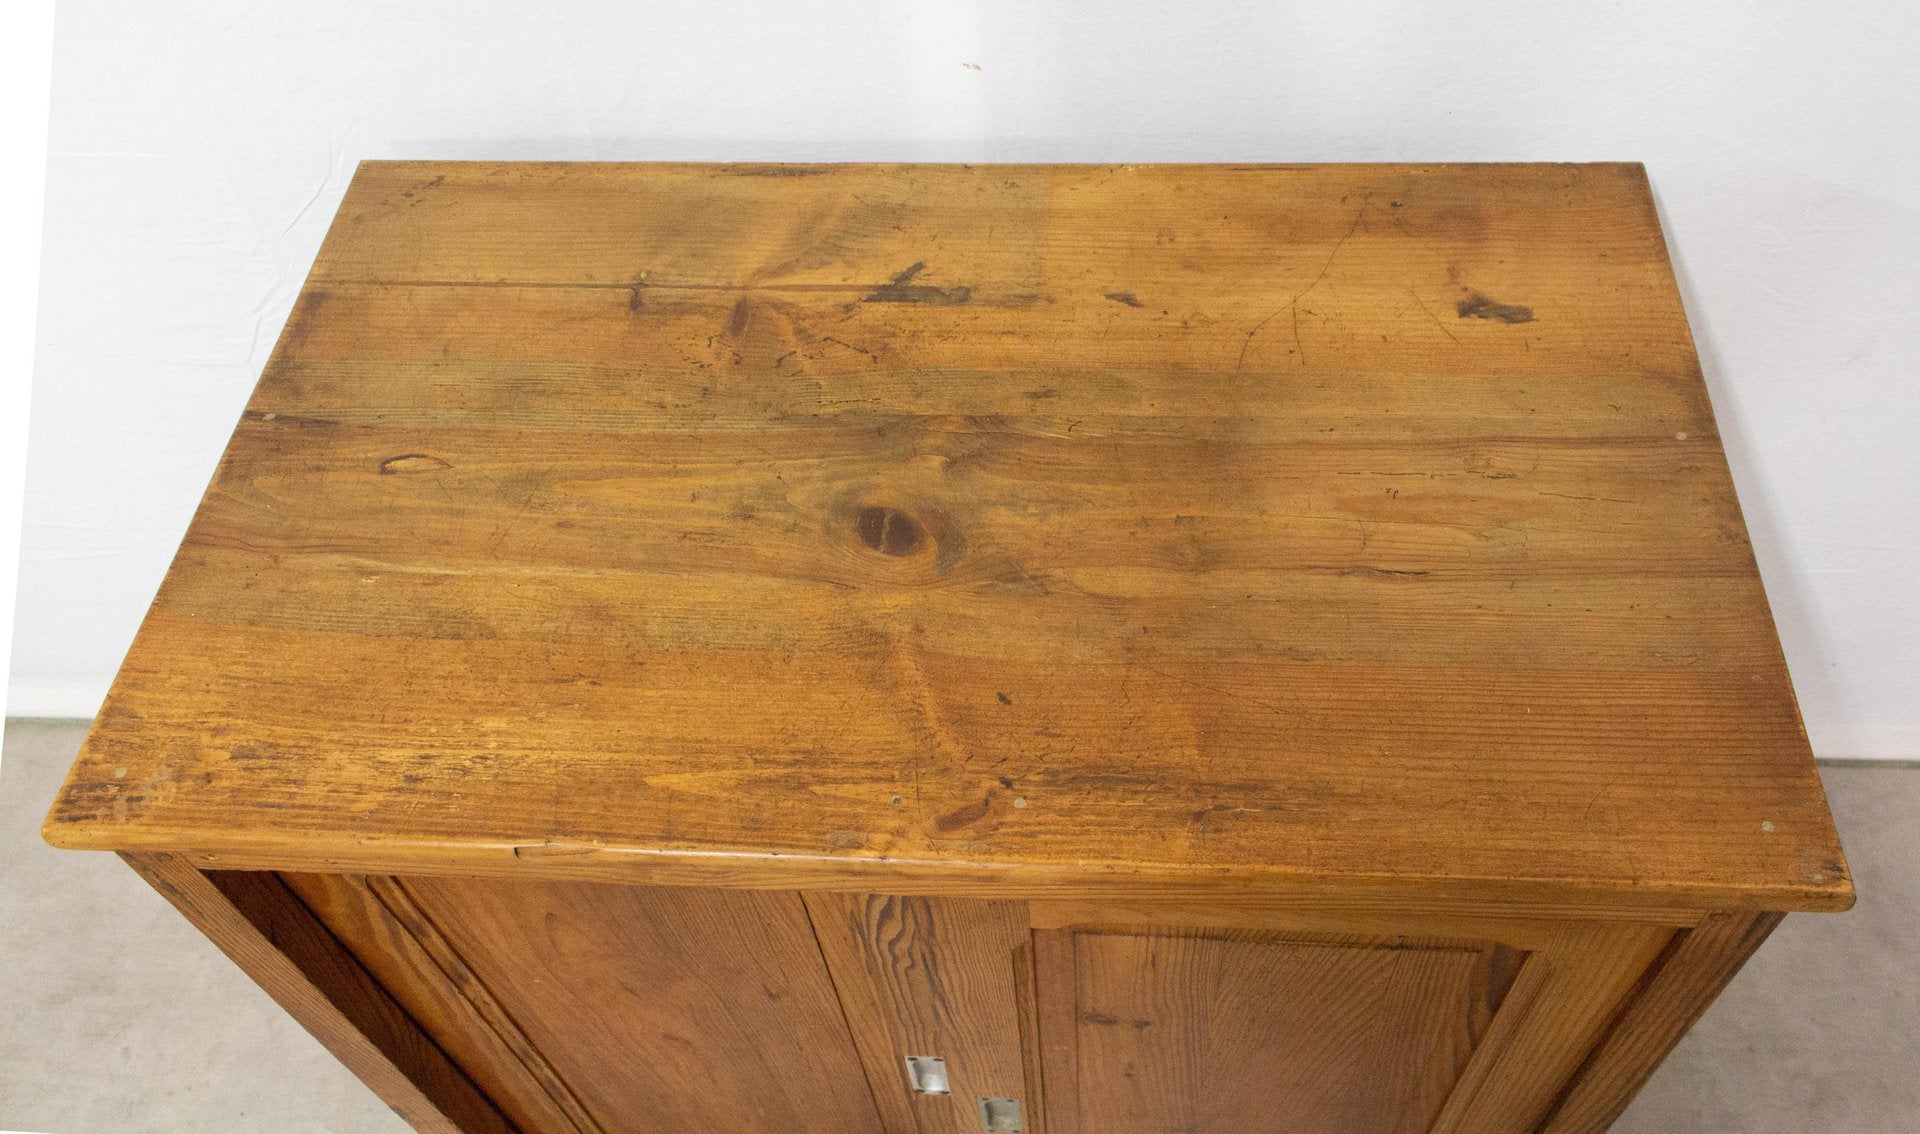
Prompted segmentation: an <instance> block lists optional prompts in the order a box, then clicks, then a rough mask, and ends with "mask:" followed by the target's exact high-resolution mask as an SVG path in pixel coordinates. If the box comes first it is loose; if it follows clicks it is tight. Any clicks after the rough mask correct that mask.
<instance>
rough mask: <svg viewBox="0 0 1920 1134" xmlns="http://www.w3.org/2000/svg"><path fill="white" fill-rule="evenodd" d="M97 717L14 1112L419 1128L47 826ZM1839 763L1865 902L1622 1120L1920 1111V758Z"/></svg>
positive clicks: (68, 1120) (12, 812)
mask: <svg viewBox="0 0 1920 1134" xmlns="http://www.w3.org/2000/svg"><path fill="white" fill-rule="evenodd" d="M82 731H83V729H82V728H81V727H80V726H78V725H73V724H66V723H48V722H23V721H13V722H9V723H8V724H7V728H6V744H5V754H4V761H0V1006H4V1007H3V1008H0V1130H26V1131H35V1132H41V1134H131V1132H139V1134H161V1132H172V1131H179V1132H183V1134H185V1132H192V1134H205V1132H209V1131H220V1132H225V1131H265V1132H274V1134H279V1132H300V1134H321V1132H334V1134H347V1132H356V1134H359V1132H365V1134H402V1132H404V1131H405V1130H406V1127H405V1125H404V1124H403V1123H401V1122H400V1120H399V1119H398V1118H396V1117H394V1116H393V1114H392V1113H390V1112H389V1111H387V1109H386V1108H385V1107H384V1106H382V1105H381V1104H380V1102H379V1100H377V1099H375V1098H374V1097H373V1095H372V1094H371V1093H369V1092H368V1091H367V1089H366V1088H365V1087H362V1086H361V1085H360V1084H359V1083H358V1082H357V1081H356V1080H355V1079H354V1078H353V1077H352V1076H351V1075H349V1074H348V1073H347V1072H346V1071H345V1070H344V1069H343V1068H341V1067H340V1066H339V1065H338V1064H337V1063H335V1062H334V1061H333V1060H332V1058H331V1057H330V1056H328V1055H327V1053H326V1052H325V1051H323V1050H321V1048H320V1046H319V1044H317V1043H315V1042H314V1041H313V1040H312V1039H311V1038H310V1037H308V1036H307V1034H306V1033H305V1032H303V1031H301V1030H300V1028H299V1027H298V1026H297V1025H295V1024H294V1023H292V1022H291V1021H290V1020H288V1019H287V1018H286V1017H285V1016H284V1015H283V1014H282V1013H281V1012H280V1011H279V1010H278V1009H277V1008H275V1007H274V1005H273V1004H272V1003H271V1002H270V1001H269V1000H268V999H267V998H266V996H265V994H263V993H261V992H260V991H259V990H258V989H257V988H255V987H254V986H253V985H252V983H251V982H249V981H248V980H247V979H246V978H245V977H244V976H242V975H241V974H240V972H239V970H237V969H235V968H234V967H233V966H232V965H231V964H229V963H228V962H227V961H226V960H225V958H223V957H221V956H220V955H219V954H218V953H217V952H215V950H214V949H213V947H212V946H211V945H209V944H207V943H206V942H205V941H204V940H203V939H201V938H200V937H199V936H198V934H196V933H195V932H194V931H193V930H192V929H190V928H188V926H187V924H186V923H185V922H184V921H182V920H181V919H180V918H179V917H178V916H177V915H176V914H175V913H174V912H173V910H172V909H171V908H170V907H168V906H167V905H166V903H165V902H163V901H161V900H160V898H159V897H158V896H156V895H155V894H153V893H152V892H151V891H149V890H148V889H147V888H146V886H145V885H144V884H143V883H141V882H140V881H139V880H138V879H136V878H134V877H133V875H132V874H131V873H129V872H128V871H127V870H126V869H125V868H124V867H122V866H121V865H120V863H119V862H118V860H116V859H113V858H111V857H109V856H106V855H91V854H74V853H68V852H61V851H55V850H52V849H50V848H48V847H47V846H45V845H44V844H43V843H41V842H40V839H39V835H38V831H39V824H40V819H41V817H42V815H43V814H44V813H45V810H46V807H47V804H48V802H49V801H50V800H51V798H52V796H53V792H54V789H55V788H56V787H57V786H58V785H59V781H60V777H61V774H62V773H63V772H64V771H65V769H66V766H67V764H68V763H69V762H70V761H71V760H72V758H73V753H74V749H75V748H76V747H77V746H78V745H79V743H80V736H81V733H82ZM1823 771H1824V774H1825V778H1826V782H1827V790H1828V792H1829V793H1830V794H1831V796H1832V798H1833V807H1834V811H1835V813H1836V814H1837V815H1838V816H1839V820H1840V830H1841V835H1842V837H1843V838H1844V839H1845V841H1846V846H1847V851H1848V854H1849V856H1850V857H1851V860H1852V863H1853V868H1854V874H1855V878H1856V881H1857V883H1858V885H1859V888H1860V891H1861V893H1862V895H1863V897H1862V898H1861V899H1860V904H1859V905H1858V906H1857V907H1856V908H1855V909H1854V911H1853V912H1852V913H1851V914H1847V915H1842V916H1838V917H1817V916H1811V915H1808V916H1802V917H1794V918H1789V919H1787V922H1786V924H1785V925H1783V926H1782V927H1781V928H1780V930H1779V931H1778V932H1776V933H1775V934H1774V935H1773V938H1772V940H1770V941H1769V942H1768V943H1767V944H1766V946H1765V947H1763V948H1762V949H1761V950H1760V952H1759V954H1758V955H1756V956H1755V957H1754V959H1753V960H1752V961H1751V962H1750V963H1749V964H1748V965H1747V967H1746V969H1745V970H1744V971H1743V972H1742V973H1741V974H1740V976H1739V977H1738V978H1737V979H1736V980H1735V981H1734V983H1733V985H1732V986H1731V987H1730V988H1729V989H1728V990H1727V992H1726V994H1725V995H1724V996H1722V997H1721V999H1720V1001H1719V1002H1718V1003H1717V1004H1715V1006H1714V1007H1713V1009H1712V1010H1711V1011H1710V1012H1709V1013H1708V1014H1707V1017H1706V1018H1705V1019H1704V1020H1702V1021H1701V1023H1700V1025H1699V1026H1698V1027H1697V1028H1695V1029H1694V1031H1693V1034H1692V1035H1690V1036H1688V1037H1687V1039H1686V1040H1685V1041H1684V1042H1683V1043H1682V1044H1681V1045H1680V1048H1679V1050H1678V1051H1676V1052H1675V1053H1674V1055H1673V1058H1672V1059H1671V1060H1669V1061H1668V1063H1667V1065H1666V1066H1665V1067H1663V1068H1662V1069H1661V1071H1660V1072H1659V1074H1658V1075H1656V1076H1655V1078H1654V1080H1653V1082H1652V1083H1651V1084H1649V1085H1648V1087H1647V1089H1646V1091H1645V1092H1644V1093H1643V1094H1642V1096H1641V1097H1640V1099H1639V1101H1637V1102H1636V1103H1635V1104H1634V1106H1633V1109H1632V1110H1630V1111H1629V1112H1628V1114H1627V1116H1626V1117H1625V1118H1623V1119H1622V1120H1621V1121H1620V1123H1619V1124H1618V1125H1617V1126H1616V1127H1615V1128H1614V1129H1615V1130H1616V1131H1617V1132H1619V1134H1776V1132H1777V1134H1811V1132H1825V1134H1911V1132H1912V1131H1915V1130H1920V769H1915V768H1906V767H1879V768H1874V767H1859V766H1852V767H1828V768H1825V769H1824V770H1823ZM716 1134H718V1132H716Z"/></svg>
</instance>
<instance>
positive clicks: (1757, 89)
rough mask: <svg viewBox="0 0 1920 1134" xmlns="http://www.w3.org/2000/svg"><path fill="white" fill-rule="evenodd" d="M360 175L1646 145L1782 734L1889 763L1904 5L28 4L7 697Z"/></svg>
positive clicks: (1477, 153) (109, 643)
mask: <svg viewBox="0 0 1920 1134" xmlns="http://www.w3.org/2000/svg"><path fill="white" fill-rule="evenodd" d="M547 8H550V10H542V9H547ZM380 157H441V158H581V159H587V158H623V159H649V158H683V159H779V160H813V161H827V160H848V159H913V160H959V161H1038V160H1046V161H1169V160H1178V161H1212V160H1231V161H1255V160H1262V161H1331V160H1475V161H1491V160H1519V159H1555V160H1589V159H1608V160H1613V159H1628V160H1641V161H1644V162H1646V163H1647V165H1648V168H1649V171H1650V173H1651V175H1652V178H1653V182H1654V185H1655V188H1656V191H1657V192H1658V193H1659V196H1660V200H1661V205H1662V209H1663V213H1664V217H1665V222H1666V225H1667V228H1668V233H1669V237H1670V240H1671V243H1672V246H1673V249H1674V253H1675V255H1676V257H1677V259H1678V261H1679V265H1680V268H1681V271H1682V276H1683V278H1682V285H1683V287H1684V289H1685V292H1686V299H1687V305H1688V309H1689V310H1690V311H1691V313H1692V316H1693V320H1694V329H1695V332H1696V333H1697V335H1698V338H1699V341H1700V346H1701V350H1702V354H1703V358H1702V361H1703V363H1704V365H1705V367H1706V371H1707V377H1708V381H1709V383H1710V385H1711V387H1712V392H1713V398H1714V404H1715V407H1716V409H1717V410H1718V413H1719V416H1720V422H1721V426H1722V430H1723V433H1724V435H1725V437H1726V440H1727V445H1728V448H1729V452H1730V455H1731V457H1732V461H1733V469H1734V476H1735V479H1736V480H1737V482H1738V485H1739V489H1740V497H1741V501H1742V503H1743V504H1744V506H1745V508H1746V512H1747V519H1748V523H1749V525H1750V526H1751V528H1752V531H1753V535H1754V540H1755V543H1756V545H1757V549H1758V553H1759V558H1760V564H1761V568H1762V571H1763V573H1764V575H1765V577H1766V582H1767V588H1768V591H1769V593H1770V594H1771V596H1772V598H1773V602H1774V606H1775V611H1776V615H1777V617H1778V618H1779V621H1780V626H1781V632H1782V635H1783V636H1784V638H1785V641H1786V648H1787V656H1788V660H1789V663H1790V664H1791V666H1792V670H1793V675H1794V679H1795V681H1796V683H1797V685H1798V688H1799V691H1800V696H1801V700H1802V703H1803V706H1804V708H1805V711H1806V716H1807V723H1808V728H1809V731H1810V732H1811V734H1812V737H1813V742H1814V747H1815V750H1816V752H1817V753H1818V754H1819V755H1822V756H1828V757H1886V758H1902V757H1904V758H1920V598H1916V596H1920V554H1917V553H1920V503H1917V502H1916V497H1917V496H1920V361H1917V360H1920V204H1916V201H1920V5H1914V4H1912V3H1903V2H1883V3H1851V4H1849V3H1829V4H1820V5H1813V4H1801V5H1793V6H1791V7H1789V6H1788V5H1786V4H1774V3H1759V2H1754V0H1744V2H1741V3H1713V4H1708V3H1696V4H1687V3H1684V2H1676V0H1664V2H1660V3H1651V2H1613V3H1602V2H1595V3H1585V4H1578V5H1575V4H1541V3H1539V2H1538V0H1526V2H1524V3H1511V2H1507V0H1479V2H1477V3H1473V4H1461V3H1458V0H1449V2H1443V3H1412V2H1404V0H1403V2H1394V0H1383V2H1378V3H1374V4H1370V5H1357V4H1351V3H1342V2H1337V0H1327V2H1312V3H1297V2H1285V0H1257V2H1249V3H1164V2H1163V3H1157V4H1146V3H1134V2H1132V0H1100V2H1098V3H1051V4H1049V3H1039V2H1035V0H1030V2H1028V3H1013V2H973V0H937V2H936V0H897V2H894V3H858V2H853V0H836V2H830V3H829V2H813V3H806V2H793V0H785V2H774V0H765V2H760V3H740V2H730V0H699V2H696V3H682V2H674V3H659V4H642V3H634V2H631V0H624V2H609V0H573V2H570V3H564V4H554V5H551V6H545V5H534V4H527V3H505V2H500V0H485V2H482V0H458V2H455V0H408V2H407V3H404V4H400V3H370V2H346V0H307V2H303V3H271V2H266V0H172V2H170V3H134V2H132V0H121V2H119V3H105V2H101V0H63V2H62V3H61V5H60V7H59V12H58V20H57V24H56V32H55V60H54V92H53V118H52V127H51V132H50V152H49V160H48V182H47V197H46V209H47V220H46V229H45V265H46V266H45V269H44V274H43V289H42V295H41V305H40V320H39V339H38V351H39V354H38V357H39V361H38V368H37V371H36V379H35V386H34V391H33V408H32V422H31V441H30V449H29V455H28V475H27V503H26V510H25V527H24V534H23V552H22V564H21V573H20V601H19V607H18V612H17V615H16V619H17V629H16V638H15V653H14V657H13V687H12V698H11V705H10V711H11V712H13V713H14V714H16V715H60V716H89V715H91V714H92V713H93V712H94V710H95V708H96V707H97V705H98V703H99V700H100V698H101V696H102V694H103V693H104V691H105V689H106V686H107V683H108V681H109V679H110V678H111V676H112V673H113V671H114V668H115V666H116V665H117V664H118V662H119V659H120V656H121V654H122V652H123V651H124V650H125V648H126V646H127V644H128V642H129V641H130V640H131V638H132V635H133V632H134V630H135V628H136V626H137V625H138V621H139V617H140V615H141V613H142V611H143V610H144V609H145V607H146V604H147V602H148V601H149V599H150V598H151V596H152V593H153V590H154V588H155V587H156V586H157V584H158V582H159V580H160V577H161V574H162V573H163V571H164V570H165V568H166V565H167V561H168V559H169V557H170V555H171V553H172V551H173V548H174V545H175V543H176V542H177V541H178V539H179V537H180V534H181V533H182V532H183V531H184V530H185V527H186V523H187V520H188V517H189V516H190V515H191V513H192V510H193V507H194V505H195V503H196V502H197V500H198V498H199V495H200V492H201V490H202V488H203V487H204V485H205V483H206V480H207V478H208V476H209V475H210V474H211V472H212V469H213V465H214V462H215V460H216V458H217V457H218V455H219V453H220V449H221V446H222V444H223V443H224V441H225V439H226V436H227V433H228V430H229V429H230V428H231V426H232V424H233V422H234V419H235V418H236V417H237V416H238V414H239V411H240V408H241V405H242V403H243V402H244V400H245V398H246V394H247V391H248V390H249V389H250V387H251V386H252V384H253V381H254V379H255V377H256V376H257V375H258V374H259V371H260V368H261V366H262V365H263V364H264V362H265V361H266V357H267V353H268V351H269V350H270V349H271V347H272V345H273V340H274V336H275V335H276V333H277V332H278V330H279V327H280V324H281V323H282V321H283V320H284V319H285V317H286V314H287V311H288V309H289V307H290V306H291V304H292V301H293V297H294V294H295V292H296V291H297V289H298V287H299V283H300V280H301V277H302V276H303V275H304V273H305V270H306V267H307V265H308V263H309V261H310V260H311V258H312V256H313V254H314V252H315V250H316V249H317V248H318V246H319V242H320V238H321V235H322V233H323V232H324V230H325V227H326V224H327V221H328V219H329V218H330V216H331V215H332V212H333V209H334V206H335V205H336V204H337V203H338V200H339V197H340V194H341V192H342V190H343V189H344V187H345V185H346V182H347V179H348V177H349V176H350V174H351V173H352V170H353V166H354V163H355V162H356V161H358V160H359V159H362V158H380Z"/></svg>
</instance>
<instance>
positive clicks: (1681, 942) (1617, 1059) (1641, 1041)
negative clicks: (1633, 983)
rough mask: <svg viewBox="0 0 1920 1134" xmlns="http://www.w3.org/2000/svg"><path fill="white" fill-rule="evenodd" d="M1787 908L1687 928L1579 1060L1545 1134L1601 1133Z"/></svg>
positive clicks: (1716, 919) (1722, 917)
mask: <svg viewBox="0 0 1920 1134" xmlns="http://www.w3.org/2000/svg"><path fill="white" fill-rule="evenodd" d="M1785 916H1786V915H1785V914H1779V913H1758V914H1748V913H1741V914H1711V915H1709V916H1708V917H1707V918H1706V919H1705V920H1704V921H1702V922H1701V923H1700V926H1699V927H1698V928H1697V929H1692V930H1688V931H1686V932H1685V933H1683V934H1681V935H1680V937H1679V939H1678V940H1676V941H1675V942H1674V944H1673V946H1672V948H1670V949H1669V950H1668V951H1667V953H1666V955H1665V956H1664V958H1663V959H1662V962H1661V963H1660V965H1659V966H1658V967H1657V968H1656V969H1655V970H1654V971H1653V972H1652V973H1651V975H1650V976H1649V977H1648V979H1647V981H1646V983H1645V985H1644V987H1643V988H1642V989H1641V991H1640V994H1639V995H1638V996H1637V997H1635V998H1634V1000H1633V1002H1632V1003H1630V1004H1629V1005H1628V1006H1627V1008H1626V1010H1625V1011H1624V1012H1622V1013H1621V1015H1620V1018H1619V1020H1618V1021H1617V1022H1616V1023H1615V1024H1614V1027H1613V1029H1612V1030H1611V1031H1610V1032H1608V1033H1607V1036H1606V1038H1605V1039H1604V1040H1602V1041H1601V1043H1600V1046H1599V1047H1598V1048H1596V1049H1595V1050H1594V1052H1593V1054H1592V1055H1591V1056H1590V1057H1589V1058H1588V1059H1587V1061H1586V1063H1585V1064H1584V1065H1582V1066H1581V1068H1580V1070H1579V1072H1578V1073H1577V1074H1576V1075H1575V1076H1574V1079H1573V1083H1572V1085H1571V1086H1570V1087H1569V1088H1568V1090H1567V1092H1566V1094H1565V1095H1564V1096H1563V1097H1562V1098H1561V1100H1560V1103H1559V1106H1558V1107H1557V1108H1556V1109H1555V1110H1554V1112H1553V1116H1552V1117H1551V1118H1550V1119H1549V1120H1548V1122H1547V1124H1546V1125H1545V1126H1544V1127H1542V1134H1600V1132H1601V1131H1603V1130H1605V1129H1607V1127H1609V1126H1611V1125H1613V1121H1614V1120H1615V1119H1616V1118H1619V1117H1620V1115H1621V1113H1622V1112H1624V1111H1625V1110H1626V1109H1627V1104H1628V1103H1630V1102H1632V1101H1633V1097H1634V1096H1635V1095H1637V1094H1638V1093H1639V1092H1640V1088H1641V1087H1642V1086H1644V1085H1646V1081H1647V1079H1648V1078H1649V1077H1650V1076H1652V1074H1653V1072H1654V1069H1655V1068H1657V1067H1659V1066H1660V1064H1661V1062H1662V1061H1663V1060H1665V1059H1666V1057H1667V1055H1668V1054H1669V1053H1670V1052H1672V1050H1673V1047H1674V1045H1675V1044H1677V1043H1679V1042H1680V1038H1681V1037H1682V1036H1684V1035H1686V1033H1687V1029H1689V1028H1691V1027H1693V1025H1694V1023H1695V1022H1696V1021H1698V1020H1699V1019H1700V1016H1701V1014H1702V1013H1704V1012H1705V1011H1706V1010H1707V1006H1708V1005H1710V1004H1712V1003H1713V1000H1714V997H1716V996H1718V995H1720V990H1721V989H1723V988H1725V987H1726V986H1727V982H1728V981H1730V980H1732V979H1733V975H1734V974H1735V973H1737V972H1739V971H1740V966H1742V965H1744V964H1746V963H1747V958H1748V957H1751V956H1753V953H1754V950H1756V949H1758V948H1759V947H1760V945H1761V943H1762V942H1764V941H1765V940H1766V939H1767V935H1768V934H1770V933H1772V932H1773V929H1774V927H1775V926H1777V925H1779V924H1780V922H1781V920H1782V919H1783V918H1784V917H1785Z"/></svg>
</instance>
